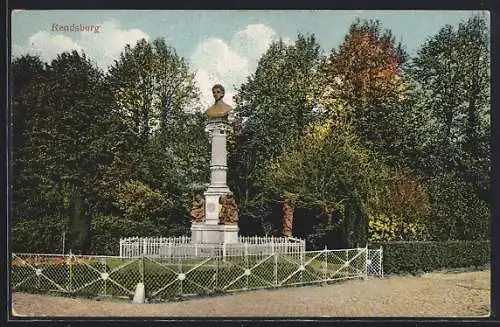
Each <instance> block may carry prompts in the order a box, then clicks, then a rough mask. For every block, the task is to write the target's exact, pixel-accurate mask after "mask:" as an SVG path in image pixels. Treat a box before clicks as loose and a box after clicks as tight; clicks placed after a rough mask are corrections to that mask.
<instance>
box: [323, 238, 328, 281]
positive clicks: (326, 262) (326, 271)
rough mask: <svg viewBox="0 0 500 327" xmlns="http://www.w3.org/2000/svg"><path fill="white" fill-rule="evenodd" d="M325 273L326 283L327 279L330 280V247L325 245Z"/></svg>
mask: <svg viewBox="0 0 500 327" xmlns="http://www.w3.org/2000/svg"><path fill="white" fill-rule="evenodd" d="M324 253H325V274H324V277H323V278H324V282H325V284H326V281H327V280H328V249H327V247H326V245H325V252H324Z"/></svg>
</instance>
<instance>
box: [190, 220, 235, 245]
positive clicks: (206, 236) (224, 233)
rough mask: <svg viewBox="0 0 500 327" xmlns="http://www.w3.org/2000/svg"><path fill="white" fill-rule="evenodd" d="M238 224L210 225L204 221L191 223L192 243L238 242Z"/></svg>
mask: <svg viewBox="0 0 500 327" xmlns="http://www.w3.org/2000/svg"><path fill="white" fill-rule="evenodd" d="M238 231H239V228H238V225H236V224H233V225H210V224H206V223H204V222H200V223H195V222H193V223H192V225H191V242H192V243H193V244H222V243H238Z"/></svg>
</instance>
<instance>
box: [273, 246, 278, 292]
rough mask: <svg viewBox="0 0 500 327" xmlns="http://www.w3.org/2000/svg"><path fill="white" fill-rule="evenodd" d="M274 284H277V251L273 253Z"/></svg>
mask: <svg viewBox="0 0 500 327" xmlns="http://www.w3.org/2000/svg"><path fill="white" fill-rule="evenodd" d="M274 286H275V287H277V286H278V253H275V254H274Z"/></svg>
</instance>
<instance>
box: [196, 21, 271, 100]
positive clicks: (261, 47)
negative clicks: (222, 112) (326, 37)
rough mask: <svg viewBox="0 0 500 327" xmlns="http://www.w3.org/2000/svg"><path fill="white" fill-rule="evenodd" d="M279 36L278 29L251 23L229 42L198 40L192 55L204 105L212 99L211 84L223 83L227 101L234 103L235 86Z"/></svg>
mask: <svg viewBox="0 0 500 327" xmlns="http://www.w3.org/2000/svg"><path fill="white" fill-rule="evenodd" d="M277 39H278V35H277V34H276V32H275V31H274V30H273V29H272V28H270V27H268V26H266V25H263V24H252V25H248V26H246V27H245V28H244V29H242V30H240V31H237V32H236V33H235V34H234V36H233V37H232V39H231V40H230V41H229V42H227V41H224V40H221V39H217V38H209V39H206V40H204V41H203V42H201V43H200V44H198V46H197V47H196V50H195V51H194V53H193V55H192V56H191V58H190V59H191V65H192V67H193V69H195V70H196V81H197V83H198V86H199V88H200V93H201V94H200V100H201V103H202V105H203V106H204V107H208V106H209V105H210V104H212V103H213V98H212V90H211V88H212V86H213V85H214V84H216V83H220V84H222V85H224V87H225V89H226V95H225V97H224V101H225V102H226V103H227V104H229V105H231V106H234V103H233V95H234V94H235V87H234V86H236V87H238V86H239V85H240V84H242V83H243V82H245V80H246V78H247V76H249V75H250V74H251V73H252V72H253V71H254V70H255V68H256V66H257V62H258V59H259V58H260V56H261V55H262V54H263V53H264V52H265V51H266V50H267V49H268V47H269V45H270V44H271V43H272V42H273V41H275V40H277Z"/></svg>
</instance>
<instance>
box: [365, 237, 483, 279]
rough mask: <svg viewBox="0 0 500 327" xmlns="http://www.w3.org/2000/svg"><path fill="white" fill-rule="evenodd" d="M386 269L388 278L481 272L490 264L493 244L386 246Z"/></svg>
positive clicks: (477, 242)
mask: <svg viewBox="0 0 500 327" xmlns="http://www.w3.org/2000/svg"><path fill="white" fill-rule="evenodd" d="M380 246H382V248H383V267H384V272H385V273H388V274H395V273H412V274H415V273H418V272H421V271H425V272H426V271H433V270H441V269H452V268H469V267H474V268H478V267H481V266H484V265H487V264H489V263H490V242H489V241H446V242H385V243H379V244H372V245H371V246H370V247H380Z"/></svg>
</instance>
